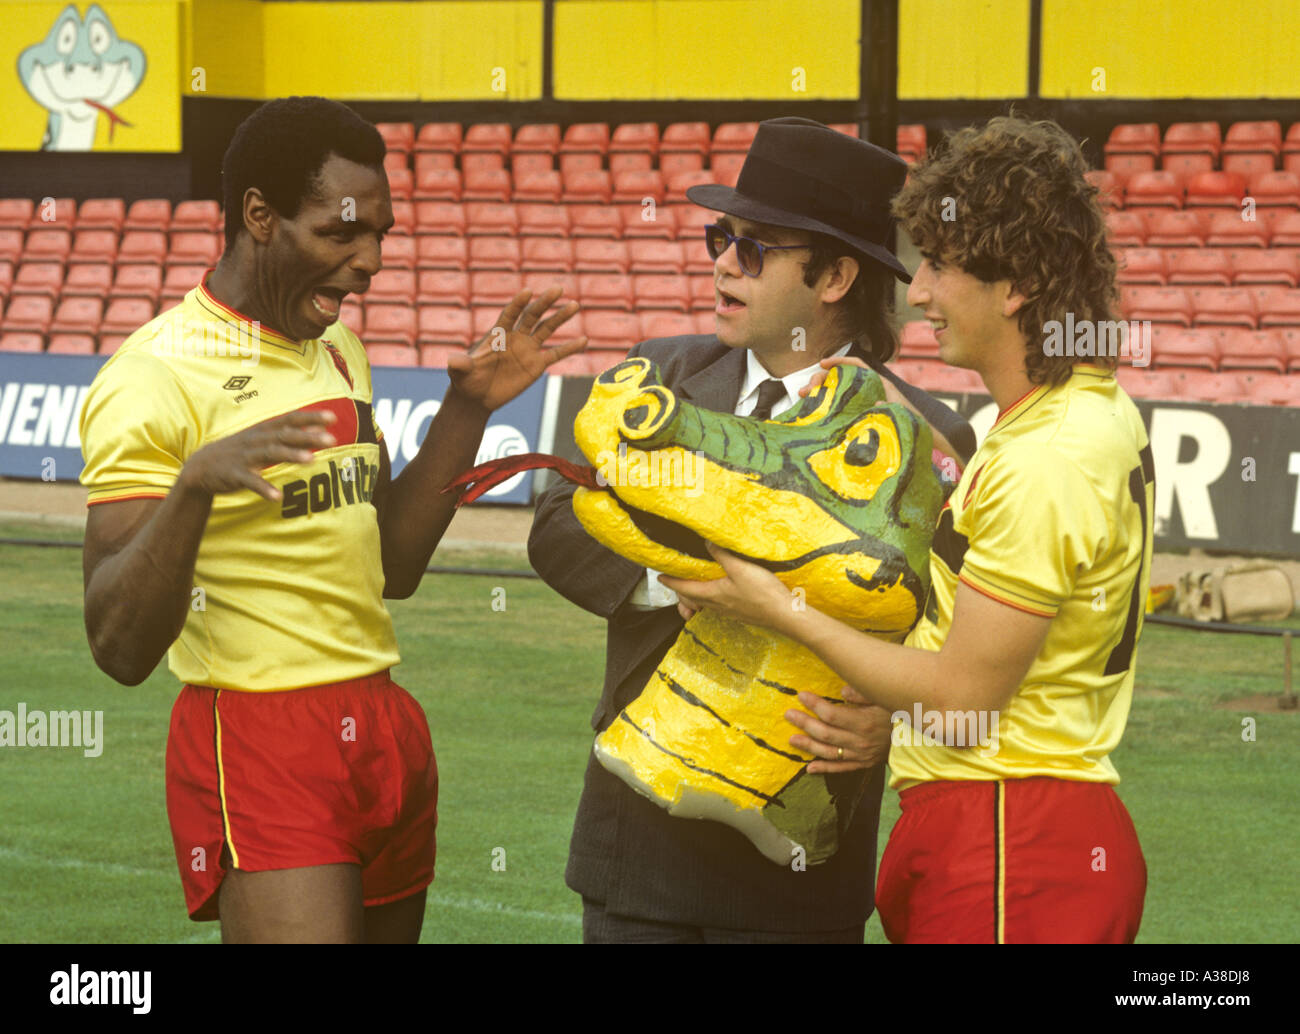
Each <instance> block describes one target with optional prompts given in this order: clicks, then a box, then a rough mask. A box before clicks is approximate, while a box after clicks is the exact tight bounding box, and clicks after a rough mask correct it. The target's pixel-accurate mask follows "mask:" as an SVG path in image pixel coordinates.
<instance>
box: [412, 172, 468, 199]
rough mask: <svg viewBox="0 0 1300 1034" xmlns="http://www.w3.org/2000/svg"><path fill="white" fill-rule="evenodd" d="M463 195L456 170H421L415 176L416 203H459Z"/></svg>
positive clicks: (459, 175) (414, 194) (462, 187)
mask: <svg viewBox="0 0 1300 1034" xmlns="http://www.w3.org/2000/svg"><path fill="white" fill-rule="evenodd" d="M463 193H464V186H463V185H462V183H461V174H460V170H458V169H421V170H419V171H417V172H416V174H415V190H414V191H413V192H412V196H413V197H414V198H415V199H416V200H417V201H459V200H460V199H461V195H462V194H463Z"/></svg>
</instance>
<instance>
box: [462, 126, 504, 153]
mask: <svg viewBox="0 0 1300 1034" xmlns="http://www.w3.org/2000/svg"><path fill="white" fill-rule="evenodd" d="M510 136H511V133H510V124H509V123H508V122H480V123H478V124H477V125H473V126H470V127H469V129H467V130H465V139H464V140H463V141H461V145H460V153H461V154H462V155H466V154H472V153H474V152H476V151H478V152H483V151H486V152H489V153H492V154H509V153H510V143H511V140H510Z"/></svg>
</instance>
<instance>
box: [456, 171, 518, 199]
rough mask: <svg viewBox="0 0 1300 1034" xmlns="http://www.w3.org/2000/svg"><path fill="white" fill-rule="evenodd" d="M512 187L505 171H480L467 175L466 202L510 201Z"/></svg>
mask: <svg viewBox="0 0 1300 1034" xmlns="http://www.w3.org/2000/svg"><path fill="white" fill-rule="evenodd" d="M511 189H512V185H511V180H510V173H508V172H506V170H505V169H478V170H475V171H473V172H469V171H467V172H466V173H465V189H464V192H463V193H462V194H461V197H463V198H464V199H465V200H466V201H509V200H510V193H511Z"/></svg>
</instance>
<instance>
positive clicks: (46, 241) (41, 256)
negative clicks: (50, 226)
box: [23, 230, 72, 262]
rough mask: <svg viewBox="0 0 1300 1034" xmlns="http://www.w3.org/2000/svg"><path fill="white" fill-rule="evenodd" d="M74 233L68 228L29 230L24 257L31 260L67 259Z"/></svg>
mask: <svg viewBox="0 0 1300 1034" xmlns="http://www.w3.org/2000/svg"><path fill="white" fill-rule="evenodd" d="M71 251H72V234H71V233H70V232H69V231H67V230H29V231H28V232H27V242H26V244H25V245H24V247H23V258H24V259H26V260H29V261H40V260H45V261H59V262H65V261H67V258H68V254H69V253H70V252H71Z"/></svg>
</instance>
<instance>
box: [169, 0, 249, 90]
mask: <svg viewBox="0 0 1300 1034" xmlns="http://www.w3.org/2000/svg"><path fill="white" fill-rule="evenodd" d="M264 6H265V5H264V4H260V3H258V2H257V0H190V3H189V5H188V7H189V25H190V40H189V44H190V47H189V55H188V58H187V60H186V62H185V64H184V65H183V66H182V75H181V79H182V82H183V85H184V89H185V93H186V95H188V96H194V97H262V96H264V64H263V57H262V8H263V7H264ZM195 68H198V69H201V70H202V76H201V79H200V80H199V82H198V85H199V86H202V87H203V89H202V90H199V89H198V88H197V87H196V84H195V80H196V76H195V74H194V72H193V69H195Z"/></svg>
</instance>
